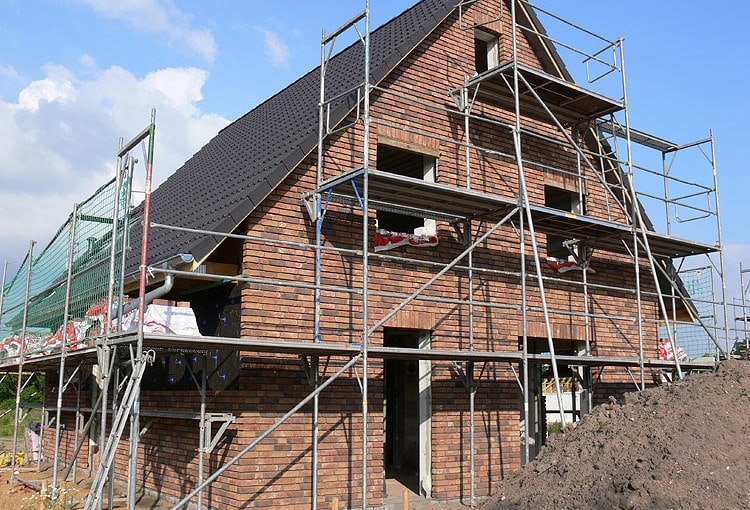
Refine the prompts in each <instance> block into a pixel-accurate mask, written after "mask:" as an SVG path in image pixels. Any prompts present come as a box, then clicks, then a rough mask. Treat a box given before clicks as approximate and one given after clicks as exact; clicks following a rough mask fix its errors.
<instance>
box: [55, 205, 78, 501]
mask: <svg viewBox="0 0 750 510" xmlns="http://www.w3.org/2000/svg"><path fill="white" fill-rule="evenodd" d="M77 229H78V204H73V216H72V218H71V225H70V242H69V244H68V276H67V279H66V282H65V308H64V310H63V326H62V328H63V337H62V350H61V351H60V377H59V381H58V384H57V409H56V417H55V451H54V457H53V459H54V460H53V462H52V490H53V491H57V470H58V468H59V466H60V464H59V463H60V419H61V418H62V405H63V389H64V388H65V386H66V383H65V358H66V357H67V355H68V340H69V338H68V320H69V318H70V287H71V283H72V282H73V261H74V260H75V244H76V231H77ZM77 419H78V417H77V416H76V420H77ZM76 425H77V423H76ZM77 439H78V438H77V437H76V440H77Z"/></svg>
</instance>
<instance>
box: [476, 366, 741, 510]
mask: <svg viewBox="0 0 750 510" xmlns="http://www.w3.org/2000/svg"><path fill="white" fill-rule="evenodd" d="M748 417H750V362H748V361H739V360H730V361H726V362H722V363H721V364H720V366H719V367H718V369H717V370H716V372H713V373H703V374H694V375H690V376H688V377H686V378H685V379H683V380H681V381H679V382H677V383H676V384H674V385H666V386H661V387H658V388H653V389H649V390H647V391H644V392H641V393H632V394H628V395H627V396H626V398H625V401H624V402H615V403H611V404H608V405H604V406H599V407H597V408H595V409H594V410H593V412H591V413H590V414H588V415H586V416H585V417H584V418H583V419H582V420H581V421H580V422H579V423H578V424H577V426H576V427H575V428H571V429H568V430H566V431H565V433H563V434H561V435H559V436H556V437H553V438H551V440H550V441H549V443H548V444H547V445H545V447H544V448H543V449H542V451H541V452H540V454H539V456H538V457H537V459H536V460H535V461H534V462H532V463H530V464H528V465H527V466H525V467H524V468H523V469H522V470H521V471H520V472H518V473H516V474H515V475H514V476H512V477H510V478H509V479H507V480H504V481H503V482H502V483H501V485H500V486H499V487H498V492H497V494H496V496H495V497H494V498H493V499H492V500H491V501H490V502H488V503H487V504H485V505H484V506H482V509H483V510H490V509H492V510H495V509H510V508H513V509H516V508H524V509H549V508H555V509H563V508H570V509H573V508H575V509H599V508H615V509H617V508H619V509H625V510H630V509H646V508H648V509H686V510H687V509H734V508H737V509H740V508H750V485H748V483H747V474H748V473H749V472H750V443H749V442H748V440H747V439H748V434H750V420H748Z"/></svg>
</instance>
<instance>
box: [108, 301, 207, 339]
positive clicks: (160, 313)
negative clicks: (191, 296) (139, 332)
mask: <svg viewBox="0 0 750 510" xmlns="http://www.w3.org/2000/svg"><path fill="white" fill-rule="evenodd" d="M122 329H123V331H135V330H136V329H138V310H137V309H136V310H132V311H130V312H128V313H127V314H125V317H123V318H122ZM143 332H144V333H172V334H176V335H195V336H201V333H200V331H199V330H198V323H197V322H196V320H195V314H194V313H193V309H192V308H188V307H182V306H167V305H148V306H147V307H146V312H145V314H144V318H143Z"/></svg>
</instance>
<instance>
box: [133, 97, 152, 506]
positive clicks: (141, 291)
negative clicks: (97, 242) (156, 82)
mask: <svg viewBox="0 0 750 510" xmlns="http://www.w3.org/2000/svg"><path fill="white" fill-rule="evenodd" d="M155 130H156V109H155V108H154V109H152V110H151V123H150V125H149V134H148V152H147V154H146V186H145V198H144V200H143V236H142V239H141V267H140V281H139V287H138V297H139V301H138V340H137V344H136V345H137V347H136V352H135V361H136V362H137V363H139V364H142V363H146V357H145V356H144V354H143V321H144V317H145V315H146V300H145V296H146V283H147V282H146V280H147V277H148V271H147V269H148V267H147V266H148V234H149V229H150V226H151V225H150V222H151V186H152V180H153V175H154V132H155ZM137 373H139V371H138V370H136V369H135V367H133V372H132V374H133V375H131V377H132V376H134V375H135V374H137ZM133 391H134V392H135V398H134V401H133V411H132V418H131V422H130V423H131V431H135V433H134V434H131V437H132V441H131V444H130V455H131V457H130V459H131V463H130V466H129V476H128V496H129V497H128V507H129V508H131V509H132V508H134V507H135V501H134V499H135V498H134V497H135V486H136V481H137V476H136V472H137V468H138V462H137V459H138V443H139V442H140V441H139V437H138V436H139V434H140V408H141V387H140V382H139V383H138V385H137V387H136V388H133ZM131 496H132V497H131Z"/></svg>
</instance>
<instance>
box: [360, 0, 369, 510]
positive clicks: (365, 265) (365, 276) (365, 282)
mask: <svg viewBox="0 0 750 510" xmlns="http://www.w3.org/2000/svg"><path fill="white" fill-rule="evenodd" d="M364 43H365V48H364V50H365V94H364V108H363V117H362V122H363V136H364V143H363V148H362V150H363V152H364V154H363V161H362V166H363V167H364V175H363V177H362V181H363V190H364V197H363V205H362V209H363V211H362V234H363V235H362V510H367V436H368V426H367V420H368V418H369V411H368V408H367V405H368V398H369V395H368V389H369V388H368V379H369V378H370V368H369V359H368V352H367V350H368V347H369V342H370V331H369V330H368V321H369V308H368V300H369V295H368V291H369V280H370V270H369V259H368V253H369V249H368V247H369V243H370V241H369V227H370V225H369V223H370V222H369V210H370V191H369V169H370V90H371V88H370V87H371V85H370V0H365V40H364Z"/></svg>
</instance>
